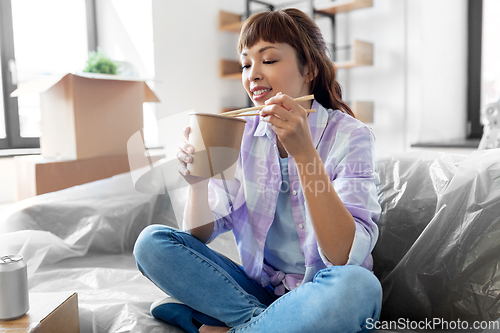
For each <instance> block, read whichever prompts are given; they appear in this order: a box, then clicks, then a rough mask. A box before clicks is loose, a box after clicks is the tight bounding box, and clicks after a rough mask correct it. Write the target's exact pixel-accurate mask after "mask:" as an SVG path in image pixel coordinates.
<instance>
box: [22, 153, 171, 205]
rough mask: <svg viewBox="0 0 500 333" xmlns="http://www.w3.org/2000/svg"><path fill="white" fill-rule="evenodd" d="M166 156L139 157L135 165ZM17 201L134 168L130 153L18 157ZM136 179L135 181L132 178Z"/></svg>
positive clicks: (137, 166)
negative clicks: (68, 157) (65, 157)
mask: <svg viewBox="0 0 500 333" xmlns="http://www.w3.org/2000/svg"><path fill="white" fill-rule="evenodd" d="M161 157H163V156H162V155H158V156H149V157H147V158H146V157H145V158H143V159H136V160H135V163H134V165H133V168H134V169H135V168H140V167H143V166H146V164H145V163H154V162H156V161H158V160H159V159H160V158H161ZM14 162H15V166H16V174H17V175H16V176H17V200H18V201H19V200H22V199H26V198H29V197H33V196H35V195H39V194H44V193H49V192H54V191H59V190H63V189H65V188H68V187H72V186H76V185H82V184H85V183H89V182H92V181H95V180H100V179H104V178H109V177H112V176H114V175H118V174H120V173H125V172H129V171H130V165H129V158H128V156H127V155H121V156H109V157H98V158H90V159H80V160H57V159H54V158H48V157H43V156H40V155H28V156H16V157H14ZM131 181H132V180H131Z"/></svg>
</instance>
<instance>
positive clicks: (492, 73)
mask: <svg viewBox="0 0 500 333" xmlns="http://www.w3.org/2000/svg"><path fill="white" fill-rule="evenodd" d="M499 16H500V2H499V1H498V0H469V37H468V38H469V42H468V43H469V60H468V61H469V73H468V90H467V97H468V102H467V103H468V108H467V110H468V120H469V137H470V138H480V137H481V136H482V135H483V128H482V122H481V116H482V111H483V110H484V108H485V106H486V105H487V104H489V103H493V102H497V101H499V100H500V62H499V61H498V59H500V46H499V44H498V36H499V35H500V21H499V20H498V17H499Z"/></svg>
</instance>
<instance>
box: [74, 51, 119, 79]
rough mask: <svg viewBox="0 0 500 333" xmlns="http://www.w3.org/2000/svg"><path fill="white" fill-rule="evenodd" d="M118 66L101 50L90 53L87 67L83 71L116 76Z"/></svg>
mask: <svg viewBox="0 0 500 333" xmlns="http://www.w3.org/2000/svg"><path fill="white" fill-rule="evenodd" d="M117 70H118V65H117V64H116V63H115V62H114V61H113V60H111V59H110V58H109V57H108V56H106V55H105V54H104V53H103V52H102V51H101V50H97V52H89V57H88V59H87V67H85V69H84V70H83V71H84V72H87V73H102V74H116V72H117Z"/></svg>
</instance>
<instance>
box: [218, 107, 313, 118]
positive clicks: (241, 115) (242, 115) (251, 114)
mask: <svg viewBox="0 0 500 333" xmlns="http://www.w3.org/2000/svg"><path fill="white" fill-rule="evenodd" d="M306 111H307V113H315V112H316V110H314V109H306ZM222 115H224V113H223V114H222ZM247 116H260V113H259V112H254V113H252V112H251V113H240V114H235V115H231V116H229V117H233V118H236V117H247Z"/></svg>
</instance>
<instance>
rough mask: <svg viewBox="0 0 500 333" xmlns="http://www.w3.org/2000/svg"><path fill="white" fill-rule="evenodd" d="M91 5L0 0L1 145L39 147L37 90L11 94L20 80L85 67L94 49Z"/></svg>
mask: <svg viewBox="0 0 500 333" xmlns="http://www.w3.org/2000/svg"><path fill="white" fill-rule="evenodd" d="M92 6H93V2H92V0H87V1H86V0H71V1H67V0H44V1H39V0H1V1H0V51H1V53H0V60H1V77H2V80H1V81H2V86H1V88H2V92H3V99H2V103H0V117H1V119H0V148H35V147H39V145H40V143H39V136H40V108H39V95H38V94H33V95H27V96H22V97H19V98H13V97H10V93H11V92H12V91H14V90H15V89H16V87H17V84H18V83H21V82H24V81H30V80H33V79H36V78H39V77H41V76H44V75H48V74H58V73H65V72H74V71H77V70H81V69H82V68H83V67H84V66H85V61H86V59H87V54H88V51H89V49H95V45H92V43H91V42H92V41H93V42H94V43H95V39H92V38H90V41H91V42H89V38H88V37H87V36H95V34H93V31H94V30H95V28H94V27H93V26H90V27H87V11H89V9H92V8H93V7H92ZM91 13H92V12H91ZM91 15H93V13H92V14H91ZM90 22H93V21H90ZM89 32H90V33H91V34H89Z"/></svg>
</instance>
